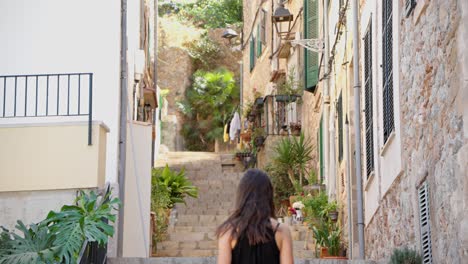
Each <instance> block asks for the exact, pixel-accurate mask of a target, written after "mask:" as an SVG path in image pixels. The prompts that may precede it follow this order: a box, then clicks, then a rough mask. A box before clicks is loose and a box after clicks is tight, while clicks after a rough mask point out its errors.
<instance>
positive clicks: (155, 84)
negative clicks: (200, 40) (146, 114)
mask: <svg viewBox="0 0 468 264" xmlns="http://www.w3.org/2000/svg"><path fill="white" fill-rule="evenodd" d="M158 11H159V10H158V0H154V36H153V38H154V44H153V49H154V65H153V87H154V93H155V95H154V96H155V97H156V98H155V99H156V109H155V110H154V113H153V120H152V121H153V122H152V123H153V133H154V138H153V135H151V137H152V138H153V142H152V143H153V144H152V146H151V168H154V162H155V160H156V138H157V134H156V133H157V130H156V129H157V127H156V118H157V116H158V111H157V109H159V105H158V104H159V102H158V100H159V98H158V91H157V89H158Z"/></svg>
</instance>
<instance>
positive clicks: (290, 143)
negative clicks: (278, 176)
mask: <svg viewBox="0 0 468 264" xmlns="http://www.w3.org/2000/svg"><path fill="white" fill-rule="evenodd" d="M274 150H275V152H276V156H275V157H274V158H273V161H274V163H275V165H277V166H278V167H279V168H283V169H284V170H285V171H287V173H288V176H289V179H290V180H291V184H293V185H296V181H299V184H298V185H299V186H302V185H303V180H304V177H305V176H306V175H307V174H308V171H309V167H310V164H309V162H310V161H311V160H312V158H311V153H312V151H313V148H312V145H311V141H310V139H308V138H306V137H305V136H304V134H302V133H301V135H300V137H299V138H296V137H293V138H283V139H282V140H281V141H280V142H279V143H278V144H277V145H276V146H275V149H274ZM296 175H297V176H298V177H299V179H298V180H296Z"/></svg>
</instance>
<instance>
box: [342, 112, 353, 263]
mask: <svg viewBox="0 0 468 264" xmlns="http://www.w3.org/2000/svg"><path fill="white" fill-rule="evenodd" d="M345 140H346V142H345V144H344V145H345V148H346V149H345V155H346V156H345V160H346V181H347V184H346V185H347V187H348V188H347V190H346V193H347V196H348V250H349V259H353V211H352V204H351V195H352V188H351V185H352V182H351V155H350V154H349V151H350V149H351V146H350V145H349V121H348V114H346V121H345Z"/></svg>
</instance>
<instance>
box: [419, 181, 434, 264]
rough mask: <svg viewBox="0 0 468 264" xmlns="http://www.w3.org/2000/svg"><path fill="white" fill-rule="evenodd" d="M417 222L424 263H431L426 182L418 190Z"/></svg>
mask: <svg viewBox="0 0 468 264" xmlns="http://www.w3.org/2000/svg"><path fill="white" fill-rule="evenodd" d="M418 198H419V223H420V227H421V248H422V258H423V263H424V264H432V245H431V223H430V213H429V190H428V186H427V182H424V183H423V185H422V186H421V187H420V188H419V190H418Z"/></svg>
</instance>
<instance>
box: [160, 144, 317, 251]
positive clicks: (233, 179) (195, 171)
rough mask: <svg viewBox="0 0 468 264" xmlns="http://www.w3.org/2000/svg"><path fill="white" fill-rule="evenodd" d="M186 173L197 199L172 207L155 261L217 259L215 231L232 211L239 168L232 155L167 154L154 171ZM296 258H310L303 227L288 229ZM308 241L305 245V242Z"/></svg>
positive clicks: (308, 235) (240, 169) (240, 167)
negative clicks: (172, 214) (166, 169)
mask: <svg viewBox="0 0 468 264" xmlns="http://www.w3.org/2000/svg"><path fill="white" fill-rule="evenodd" d="M166 163H167V164H168V165H169V167H170V168H171V169H176V170H179V169H181V168H182V167H184V168H185V169H186V175H187V177H188V178H189V179H190V180H191V181H192V183H193V184H194V185H195V186H197V187H198V188H199V197H198V199H192V198H189V199H188V200H187V204H186V205H183V204H182V205H176V208H175V209H176V219H175V221H173V222H172V223H171V226H170V228H169V235H168V240H167V241H163V242H161V243H159V244H158V245H157V255H156V256H157V257H212V256H216V255H217V241H216V237H215V230H216V227H217V226H218V225H220V224H221V223H222V222H223V221H224V220H225V219H226V218H227V217H228V215H229V212H230V210H232V209H233V208H234V199H235V192H236V188H237V184H238V182H239V180H240V178H241V177H242V175H243V172H242V169H243V167H242V165H241V163H240V162H237V161H235V159H234V156H233V155H229V154H214V153H202V152H168V153H166V154H164V155H163V156H162V157H161V158H160V160H159V161H158V162H157V164H156V167H164V166H165V165H166ZM291 231H292V236H293V239H294V255H295V257H296V258H301V259H304V258H306V259H307V258H313V255H314V254H313V247H314V245H313V244H312V243H311V242H310V241H312V237H311V234H310V233H308V232H307V228H306V227H305V226H291ZM306 238H308V241H309V242H308V243H306V242H305V240H306Z"/></svg>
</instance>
